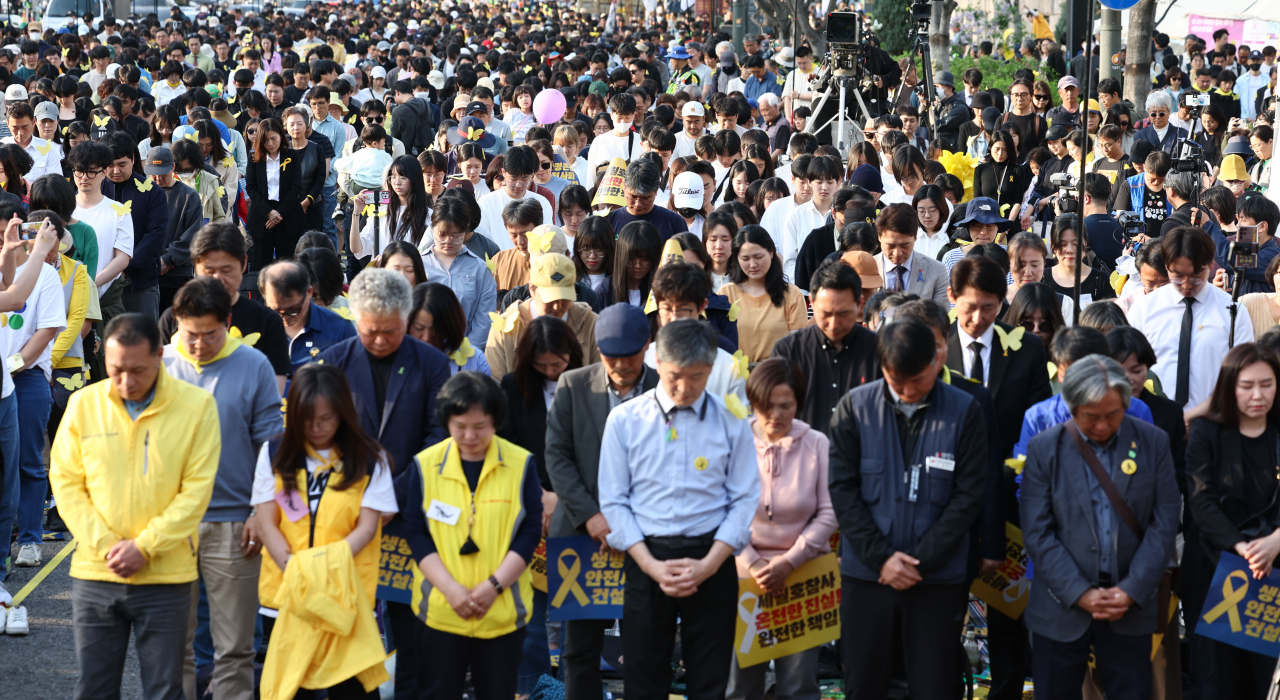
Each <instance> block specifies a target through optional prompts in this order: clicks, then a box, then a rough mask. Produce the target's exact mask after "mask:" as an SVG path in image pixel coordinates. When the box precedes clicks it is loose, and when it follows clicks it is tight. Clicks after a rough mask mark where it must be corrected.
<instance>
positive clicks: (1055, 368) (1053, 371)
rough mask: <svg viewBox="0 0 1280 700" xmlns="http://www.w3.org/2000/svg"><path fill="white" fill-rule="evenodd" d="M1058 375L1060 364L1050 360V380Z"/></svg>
mask: <svg viewBox="0 0 1280 700" xmlns="http://www.w3.org/2000/svg"><path fill="white" fill-rule="evenodd" d="M1057 376H1058V366H1057V365H1055V364H1054V363H1052V362H1050V363H1049V379H1050V380H1052V379H1055V378H1056V377H1057Z"/></svg>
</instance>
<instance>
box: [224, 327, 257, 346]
mask: <svg viewBox="0 0 1280 700" xmlns="http://www.w3.org/2000/svg"><path fill="white" fill-rule="evenodd" d="M227 335H229V336H231V337H232V338H239V339H240V342H242V343H244V344H245V345H248V346H249V347H253V346H254V345H255V344H256V343H257V342H258V339H259V338H261V337H262V334H261V333H250V334H249V335H242V334H241V332H240V329H239V328H236V327H235V326H232V327H231V330H230V331H228V332H227Z"/></svg>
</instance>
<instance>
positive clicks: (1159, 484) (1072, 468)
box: [1019, 416, 1182, 642]
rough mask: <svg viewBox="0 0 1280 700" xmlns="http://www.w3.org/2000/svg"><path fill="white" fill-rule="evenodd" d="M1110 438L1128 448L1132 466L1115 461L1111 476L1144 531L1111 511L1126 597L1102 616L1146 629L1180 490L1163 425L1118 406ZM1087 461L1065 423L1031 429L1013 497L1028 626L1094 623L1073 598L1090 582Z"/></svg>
mask: <svg viewBox="0 0 1280 700" xmlns="http://www.w3.org/2000/svg"><path fill="white" fill-rule="evenodd" d="M1082 437H1083V436H1082ZM1116 439H1118V440H1119V447H1118V449H1117V458H1116V459H1117V460H1119V459H1120V458H1122V457H1124V456H1125V455H1126V454H1133V455H1134V457H1133V460H1134V461H1135V462H1136V463H1137V469H1136V470H1135V471H1134V472H1133V473H1132V474H1125V473H1124V471H1123V470H1122V469H1120V468H1119V465H1118V464H1117V467H1116V468H1115V470H1114V473H1113V474H1112V475H1111V480H1112V481H1113V482H1114V483H1115V486H1116V490H1117V491H1119V492H1120V496H1121V498H1123V499H1124V502H1125V503H1126V504H1127V505H1128V506H1129V508H1130V509H1131V510H1132V511H1133V514H1134V517H1135V518H1136V519H1137V521H1138V525H1139V527H1141V528H1142V530H1143V535H1142V537H1141V538H1139V537H1138V536H1137V535H1135V534H1134V533H1133V531H1131V530H1130V529H1129V528H1128V527H1127V526H1126V525H1125V524H1124V522H1123V521H1121V520H1120V517H1119V515H1116V514H1113V515H1112V520H1113V522H1112V526H1111V532H1112V538H1113V544H1112V551H1113V552H1114V554H1113V564H1112V565H1113V566H1114V567H1115V569H1116V572H1115V577H1116V581H1117V584H1116V585H1118V586H1119V587H1120V588H1121V589H1122V590H1123V591H1124V592H1125V593H1128V594H1129V597H1131V598H1133V601H1134V605H1133V606H1132V607H1130V608H1129V610H1128V612H1126V613H1125V614H1124V617H1122V618H1120V619H1119V620H1116V621H1114V622H1111V623H1110V624H1111V628H1112V630H1113V631H1115V632H1116V633H1118V634H1124V635H1149V634H1151V633H1153V632H1155V631H1156V628H1157V627H1158V626H1160V624H1161V623H1160V620H1161V619H1163V618H1161V617H1160V611H1158V610H1157V608H1158V607H1159V606H1158V605H1157V604H1156V603H1157V599H1158V597H1159V595H1160V581H1161V580H1162V579H1163V578H1164V572H1165V569H1166V568H1167V567H1168V565H1169V561H1170V558H1171V557H1172V555H1173V553H1174V537H1175V536H1176V535H1177V534H1178V516H1179V514H1180V513H1181V511H1182V497H1181V494H1179V493H1178V484H1177V483H1176V478H1175V477H1174V471H1173V457H1172V456H1171V455H1170V453H1169V436H1168V434H1166V433H1165V431H1163V430H1161V429H1160V428H1157V427H1155V426H1154V425H1151V424H1150V423H1147V422H1145V421H1141V420H1135V419H1134V418H1133V417H1132V416H1125V417H1124V419H1123V422H1121V424H1120V431H1119V432H1118V433H1117V434H1116ZM1131 446H1132V447H1131ZM1088 471H1089V467H1088V465H1087V464H1086V463H1085V460H1084V456H1083V455H1081V454H1080V450H1079V449H1078V448H1077V447H1076V445H1075V441H1074V439H1073V438H1072V437H1071V435H1070V434H1069V433H1068V432H1067V431H1066V424H1065V423H1059V424H1058V425H1055V426H1053V427H1052V428H1049V429H1048V430H1046V431H1044V432H1042V433H1040V434H1039V435H1037V436H1035V437H1034V438H1031V442H1030V443H1029V445H1028V449H1027V464H1026V466H1025V467H1024V468H1023V470H1022V494H1021V496H1020V498H1019V506H1020V508H1021V510H1022V537H1023V540H1025V541H1026V546H1027V553H1028V554H1029V555H1030V556H1031V561H1033V562H1035V569H1036V573H1035V581H1034V582H1033V583H1032V585H1031V599H1030V601H1029V602H1028V603H1027V610H1026V615H1025V617H1024V619H1025V620H1026V623H1027V629H1029V630H1031V631H1032V632H1034V633H1036V634H1040V635H1043V636H1045V637H1048V638H1049V639H1052V640H1054V641H1057V642H1071V641H1075V640H1077V639H1079V638H1080V637H1081V636H1082V635H1084V633H1085V632H1086V631H1087V630H1088V628H1089V625H1090V624H1092V623H1093V617H1092V616H1091V615H1090V614H1089V613H1088V612H1086V611H1085V610H1084V609H1083V608H1081V607H1079V606H1077V605H1076V603H1077V602H1078V601H1079V600H1080V596H1082V595H1084V593H1085V592H1086V591H1088V590H1089V589H1090V588H1093V587H1094V586H1095V585H1096V584H1097V583H1098V569H1099V562H1098V556H1099V555H1098V536H1099V535H1098V528H1097V525H1096V524H1095V521H1096V518H1095V517H1094V512H1093V506H1092V500H1091V497H1090V487H1089V479H1088V477H1087V476H1086V474H1087V473H1088Z"/></svg>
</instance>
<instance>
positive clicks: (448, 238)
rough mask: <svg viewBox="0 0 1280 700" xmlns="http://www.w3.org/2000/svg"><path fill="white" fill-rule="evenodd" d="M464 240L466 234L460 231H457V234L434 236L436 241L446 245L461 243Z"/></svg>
mask: <svg viewBox="0 0 1280 700" xmlns="http://www.w3.org/2000/svg"><path fill="white" fill-rule="evenodd" d="M466 238H467V234H466V233H465V232H462V231H459V232H458V233H445V234H441V235H439V236H436V240H437V241H443V242H446V243H461V242H463V241H464V240H466Z"/></svg>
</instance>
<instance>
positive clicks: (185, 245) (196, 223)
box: [142, 146, 204, 312]
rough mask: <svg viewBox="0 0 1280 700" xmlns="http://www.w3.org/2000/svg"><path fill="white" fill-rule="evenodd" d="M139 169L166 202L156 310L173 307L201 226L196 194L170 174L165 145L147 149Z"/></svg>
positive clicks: (191, 274) (189, 271)
mask: <svg viewBox="0 0 1280 700" xmlns="http://www.w3.org/2000/svg"><path fill="white" fill-rule="evenodd" d="M142 172H144V173H146V174H147V175H150V176H151V179H152V180H154V181H155V184H157V185H160V189H162V190H164V196H165V199H166V200H167V201H168V203H169V222H168V224H167V225H166V227H165V231H164V246H163V247H162V248H161V250H162V251H163V252H162V253H160V311H161V312H163V311H164V310H165V309H167V308H169V307H170V306H173V295H174V294H177V293H178V290H179V289H181V288H182V285H184V284H186V283H187V282H189V281H191V278H192V277H194V276H195V271H194V270H193V269H192V267H191V241H192V240H193V239H195V237H196V232H197V231H199V230H200V227H201V226H203V225H204V210H203V209H202V208H201V206H200V195H199V194H197V193H196V191H195V190H193V189H191V188H190V187H189V186H187V185H184V184H182V183H181V182H179V181H178V178H177V177H175V176H174V174H173V152H172V151H170V150H169V147H168V146H156V147H154V148H152V149H151V150H150V151H148V152H147V159H146V160H144V161H143V162H142Z"/></svg>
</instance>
